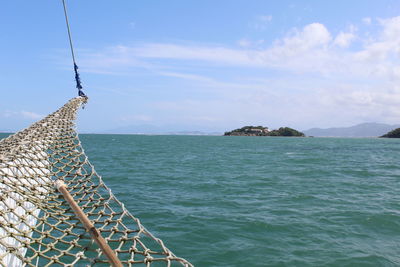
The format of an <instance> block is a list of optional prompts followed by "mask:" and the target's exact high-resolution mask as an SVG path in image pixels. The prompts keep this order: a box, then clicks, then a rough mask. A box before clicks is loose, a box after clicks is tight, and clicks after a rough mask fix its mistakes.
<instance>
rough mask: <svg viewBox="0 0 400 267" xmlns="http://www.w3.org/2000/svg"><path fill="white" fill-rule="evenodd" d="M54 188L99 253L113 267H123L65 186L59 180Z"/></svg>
mask: <svg viewBox="0 0 400 267" xmlns="http://www.w3.org/2000/svg"><path fill="white" fill-rule="evenodd" d="M55 186H56V188H57V190H58V191H59V192H60V193H61V194H62V195H63V196H64V199H65V200H66V201H67V202H68V204H69V205H70V207H71V208H72V209H73V211H74V213H75V215H76V216H77V217H78V218H79V220H80V221H81V223H82V224H83V225H84V226H85V228H86V230H87V231H88V232H89V233H90V235H91V236H92V239H93V240H94V241H95V242H96V243H97V244H98V245H99V247H100V249H101V251H102V252H103V253H104V255H106V257H107V258H108V260H109V262H110V263H111V265H112V266H113V267H123V265H122V263H121V261H120V260H119V259H118V257H117V255H116V254H115V253H114V251H113V250H112V249H111V247H110V246H109V245H108V244H107V241H106V240H105V239H104V238H103V237H102V236H101V234H100V233H99V231H98V230H97V229H96V227H94V224H93V223H92V222H91V221H90V220H89V218H88V217H87V216H86V214H85V213H84V212H83V211H82V209H81V208H80V207H79V206H78V204H77V203H76V202H75V200H74V198H73V197H72V196H71V194H70V193H69V192H68V190H67V186H66V185H65V183H64V182H63V181H61V180H57V181H56V182H55Z"/></svg>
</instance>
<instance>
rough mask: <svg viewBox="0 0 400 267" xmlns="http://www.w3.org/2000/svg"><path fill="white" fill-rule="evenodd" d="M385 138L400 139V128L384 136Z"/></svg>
mask: <svg viewBox="0 0 400 267" xmlns="http://www.w3.org/2000/svg"><path fill="white" fill-rule="evenodd" d="M381 137H383V138H400V128H397V129H394V130H392V131H390V132H388V133H387V134H384V135H382V136H381Z"/></svg>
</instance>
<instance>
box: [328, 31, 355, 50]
mask: <svg viewBox="0 0 400 267" xmlns="http://www.w3.org/2000/svg"><path fill="white" fill-rule="evenodd" d="M355 37H356V36H355V35H354V34H353V33H351V32H340V33H339V34H338V35H337V36H336V38H335V41H334V42H333V43H334V44H335V45H337V46H340V47H348V46H349V45H350V44H351V42H352V41H353V40H354V39H355Z"/></svg>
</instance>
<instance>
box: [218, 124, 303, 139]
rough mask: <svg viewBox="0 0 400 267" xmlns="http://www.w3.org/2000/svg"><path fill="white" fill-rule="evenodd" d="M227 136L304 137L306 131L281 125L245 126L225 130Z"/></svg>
mask: <svg viewBox="0 0 400 267" xmlns="http://www.w3.org/2000/svg"><path fill="white" fill-rule="evenodd" d="M224 135H225V136H298V137H304V136H305V135H304V133H302V132H299V131H297V130H295V129H292V128H289V127H281V128H279V129H277V130H272V131H271V130H269V129H268V127H263V126H244V127H242V128H239V129H235V130H233V131H230V132H225V134H224Z"/></svg>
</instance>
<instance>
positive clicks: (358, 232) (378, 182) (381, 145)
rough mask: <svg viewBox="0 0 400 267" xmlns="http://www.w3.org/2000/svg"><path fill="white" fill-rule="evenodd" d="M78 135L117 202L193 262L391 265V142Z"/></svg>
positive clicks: (397, 170) (398, 192) (395, 150)
mask: <svg viewBox="0 0 400 267" xmlns="http://www.w3.org/2000/svg"><path fill="white" fill-rule="evenodd" d="M80 138H81V140H82V143H83V145H84V148H85V151H86V153H87V155H88V156H89V159H90V161H91V162H92V163H93V164H94V165H95V167H96V170H97V172H98V173H99V174H100V175H102V176H103V178H104V180H105V182H106V184H107V185H108V186H109V187H110V188H111V189H112V190H113V192H114V194H115V195H116V196H117V198H119V199H120V200H121V201H122V202H124V203H125V204H126V206H127V208H128V209H129V210H130V211H131V212H132V213H133V214H134V215H135V216H137V217H139V218H140V219H141V221H142V223H143V224H144V225H145V226H146V227H147V228H148V229H149V230H150V231H151V232H152V233H154V234H155V235H156V236H157V237H159V238H161V239H163V240H164V242H165V243H166V245H167V246H168V247H169V248H170V249H171V250H172V251H174V253H175V254H177V255H178V256H181V257H184V258H186V259H188V260H189V261H191V262H192V263H194V264H195V265H196V266H398V265H400V184H399V183H400V165H399V162H400V140H394V139H339V138H269V137H222V136H143V135H81V136H80Z"/></svg>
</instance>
